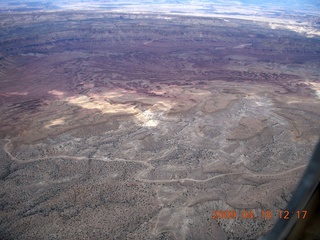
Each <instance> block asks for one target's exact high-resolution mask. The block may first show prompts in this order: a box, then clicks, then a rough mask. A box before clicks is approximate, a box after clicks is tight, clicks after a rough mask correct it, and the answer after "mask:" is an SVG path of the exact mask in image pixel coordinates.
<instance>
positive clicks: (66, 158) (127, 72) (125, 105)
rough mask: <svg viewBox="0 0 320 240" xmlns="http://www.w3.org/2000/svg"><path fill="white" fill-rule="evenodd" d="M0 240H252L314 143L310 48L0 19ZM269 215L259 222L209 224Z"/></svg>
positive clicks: (223, 29) (141, 19) (101, 23)
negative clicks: (234, 215)
mask: <svg viewBox="0 0 320 240" xmlns="http://www.w3.org/2000/svg"><path fill="white" fill-rule="evenodd" d="M0 22H1V26H0V32H1V36H0V50H1V56H0V79H1V80H0V103H1V104H0V136H1V141H0V143H1V148H0V161H1V164H0V177H1V188H0V197H1V210H0V234H1V236H2V237H3V238H4V239H44V238H46V239H256V238H257V237H259V236H261V235H263V234H265V233H266V232H267V231H268V230H270V228H271V227H272V225H273V224H274V222H275V221H276V220H277V215H276V213H277V211H278V210H279V209H282V208H284V207H285V206H286V204H287V202H288V200H289V199H290V197H291V194H292V192H293V190H294V188H295V185H296V183H297V182H298V180H299V178H300V176H301V174H302V173H303V170H304V168H305V166H306V164H307V162H308V159H309V157H310V155H311V153H312V150H313V147H314V144H315V143H316V141H317V140H318V137H319V133H320V99H319V96H320V95H319V94H320V88H319V87H320V82H319V69H320V66H319V53H320V42H319V37H318V36H313V37H307V36H306V34H305V33H298V32H296V31H292V30H290V29H279V28H271V27H270V26H269V24H268V22H265V21H256V22H254V21H250V20H245V19H235V18H225V17H224V18H222V17H217V18H207V17H186V16H178V15H159V16H158V15H152V14H120V13H103V12H99V13H93V12H83V11H78V12H76V11H74V12H37V13H5V14H2V15H0ZM228 209H229V210H231V209H235V210H237V211H241V210H242V209H249V210H254V211H256V212H259V211H261V210H267V209H269V210H271V211H273V213H274V214H275V215H274V217H273V219H272V220H264V219H259V218H258V219H246V220H244V219H236V220H230V219H220V220H215V219H212V211H213V210H228Z"/></svg>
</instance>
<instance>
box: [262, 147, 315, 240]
mask: <svg viewBox="0 0 320 240" xmlns="http://www.w3.org/2000/svg"><path fill="white" fill-rule="evenodd" d="M319 200H320V141H319V143H318V144H317V146H316V148H315V151H314V153H313V156H312V158H311V160H310V162H309V165H308V167H307V169H306V170H305V172H304V175H303V177H302V179H301V181H300V183H299V185H298V187H297V188H296V190H295V192H294V194H293V196H292V198H291V200H290V202H289V203H288V206H287V208H286V209H285V210H288V211H289V213H290V215H289V219H279V220H278V221H277V222H276V224H275V225H274V227H273V229H272V230H271V231H270V232H269V233H268V235H267V236H266V237H262V238H259V239H260V240H283V239H287V240H295V239H299V240H301V239H310V240H315V239H320V201H319ZM305 210H306V211H307V214H306V218H305V219H303V218H302V216H301V215H300V218H298V215H297V214H296V213H297V211H300V212H301V211H305Z"/></svg>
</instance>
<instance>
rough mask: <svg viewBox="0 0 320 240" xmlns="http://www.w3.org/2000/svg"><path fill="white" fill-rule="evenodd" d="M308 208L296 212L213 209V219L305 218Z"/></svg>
mask: <svg viewBox="0 0 320 240" xmlns="http://www.w3.org/2000/svg"><path fill="white" fill-rule="evenodd" d="M307 214H308V212H307V210H297V211H295V212H290V211H288V210H285V209H284V210H268V209H266V210H256V209H253V210H252V209H237V210H235V209H229V210H213V211H212V219H217V220H222V219H233V220H237V219H240V220H247V219H248V220H252V219H262V220H277V219H278V218H280V219H285V220H289V219H290V218H294V217H296V218H298V219H305V218H306V217H307Z"/></svg>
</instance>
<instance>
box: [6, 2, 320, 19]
mask: <svg viewBox="0 0 320 240" xmlns="http://www.w3.org/2000/svg"><path fill="white" fill-rule="evenodd" d="M230 5H235V6H239V7H240V8H247V7H249V8H250V9H252V8H256V10H257V11H259V10H260V11H268V10H274V9H275V8H285V9H281V10H284V11H294V12H295V14H305V12H306V11H312V14H313V15H317V16H319V14H317V11H319V10H320V3H319V1H316V0H306V1H302V0H293V1H290V0H284V1H274V0H267V1H262V0H236V1H222V0H217V1H210V0H203V1H192V0H164V1H155V0H148V1H147V0H145V1H133V0H132V1H130V0H129V1H128V0H119V1H102V0H80V1H79V0H70V1H48V0H38V1H34V0H23V1H8V0H0V10H1V12H3V11H24V10H25V11H37V10H44V11H46V10H48V11H52V10H95V9H96V10H97V9H99V10H105V11H108V10H121V9H122V10H126V11H128V12H132V10H136V9H137V8H141V9H142V10H144V11H148V12H159V11H161V12H163V11H164V10H166V11H167V12H172V11H185V12H191V13H192V12H193V11H203V12H206V13H219V11H220V10H221V7H223V6H230ZM152 6H154V8H152ZM155 6H157V7H155ZM159 7H160V9H159ZM163 8H164V9H163Z"/></svg>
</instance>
